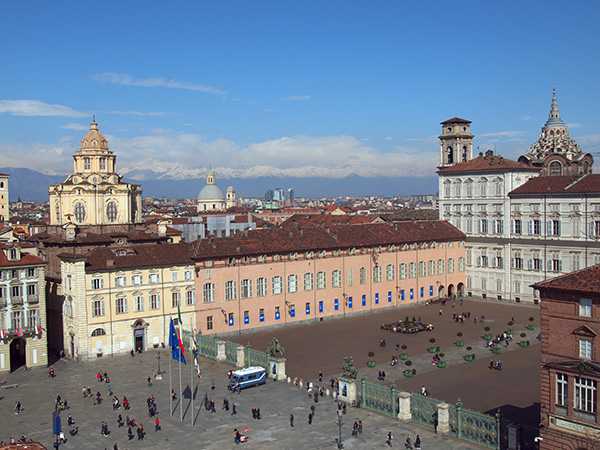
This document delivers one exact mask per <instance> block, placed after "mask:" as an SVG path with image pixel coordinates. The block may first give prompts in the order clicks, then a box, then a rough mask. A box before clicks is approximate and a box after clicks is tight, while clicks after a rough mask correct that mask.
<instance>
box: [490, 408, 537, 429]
mask: <svg viewBox="0 0 600 450" xmlns="http://www.w3.org/2000/svg"><path fill="white" fill-rule="evenodd" d="M498 409H499V410H500V414H501V415H502V418H503V419H506V420H508V421H509V422H516V423H520V424H522V425H528V426H531V427H538V425H539V423H540V403H539V402H537V403H533V404H531V405H529V406H527V407H526V408H520V407H518V406H514V405H507V404H504V405H502V406H500V407H498V408H494V409H490V410H489V411H485V413H486V414H489V415H491V416H493V415H495V414H496V413H497V412H498Z"/></svg>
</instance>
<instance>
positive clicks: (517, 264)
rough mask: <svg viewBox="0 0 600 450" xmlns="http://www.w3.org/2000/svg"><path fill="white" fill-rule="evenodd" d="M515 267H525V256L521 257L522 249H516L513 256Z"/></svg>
mask: <svg viewBox="0 0 600 450" xmlns="http://www.w3.org/2000/svg"><path fill="white" fill-rule="evenodd" d="M513 268H515V269H522V268H523V258H522V257H521V252H520V251H515V253H514V257H513Z"/></svg>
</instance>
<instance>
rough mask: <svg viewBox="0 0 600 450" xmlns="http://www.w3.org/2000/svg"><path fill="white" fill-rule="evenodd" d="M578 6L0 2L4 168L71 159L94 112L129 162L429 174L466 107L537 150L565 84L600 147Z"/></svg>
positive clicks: (593, 6) (183, 168) (576, 124)
mask: <svg viewBox="0 0 600 450" xmlns="http://www.w3.org/2000/svg"><path fill="white" fill-rule="evenodd" d="M572 5H573V6H570V4H568V3H565V2H556V1H543V2H542V1H527V2H523V1H503V2H484V1H477V2H475V1H471V2H469V1H458V2H450V3H448V2H438V1H419V2H408V1H385V0H384V1H377V2H357V1H326V2H323V1H302V2H300V1H297V2H289V1H271V2H265V1H252V2H250V1H235V2H231V1H219V2H204V1H181V2H164V1H162V2H158V1H144V2H138V1H126V2H123V1H119V2H115V1H103V2H81V1H71V2H68V1H64V2H58V3H56V2H42V1H28V2H1V3H0V61H1V62H2V64H1V65H2V68H3V70H0V155H1V156H0V158H1V159H0V161H1V162H0V167H29V168H32V169H35V170H40V171H44V172H46V173H53V174H54V173H60V174H63V173H68V172H70V171H71V170H72V154H73V153H74V152H75V151H76V150H77V149H78V148H79V145H80V144H79V141H80V140H81V139H82V137H83V136H84V135H85V132H86V130H87V129H89V123H90V121H91V118H92V115H93V114H95V115H96V120H97V121H98V123H99V127H100V131H102V132H103V133H104V134H105V135H106V136H107V137H108V139H109V145H110V148H111V150H113V151H114V152H115V153H116V154H117V156H118V158H117V162H118V170H119V171H120V172H121V173H122V174H126V173H128V172H130V171H131V170H134V169H140V170H153V171H155V172H157V173H161V172H166V171H169V172H170V173H172V174H173V176H175V177H177V178H188V177H197V176H202V175H203V174H204V173H205V172H206V170H207V168H208V167H212V169H213V170H215V171H216V172H217V176H218V177H219V178H227V177H230V176H231V177H233V176H235V177H250V178H252V177H256V176H261V175H268V174H275V175H280V176H283V177H290V178H292V177H305V176H311V175H317V176H323V177H331V178H336V177H343V176H346V175H349V174H358V175H361V176H365V177H382V176H386V177H397V176H428V175H433V174H434V173H435V170H436V166H437V164H438V162H439V144H438V139H437V136H438V135H439V133H440V131H441V127H440V122H441V121H443V120H446V119H449V118H451V117H454V116H455V115H457V116H459V117H462V118H465V119H468V120H471V121H473V124H472V126H471V130H472V132H473V134H475V135H476V138H475V145H476V146H479V147H480V149H481V150H486V149H489V148H491V149H494V148H496V150H497V152H498V153H501V154H502V155H504V156H505V157H508V158H516V157H517V156H518V155H520V154H522V153H524V152H526V151H527V149H528V148H529V146H530V145H531V144H532V143H533V142H534V141H535V140H536V139H537V138H538V135H539V132H540V128H541V127H542V126H543V124H544V122H545V121H546V119H547V117H548V112H549V109H550V101H551V96H552V86H553V84H554V83H555V84H556V89H557V97H558V101H559V107H560V113H561V117H562V118H563V120H564V121H565V122H566V123H568V124H569V126H570V128H569V130H570V133H571V137H574V138H576V139H577V140H578V141H579V142H580V144H581V145H582V147H583V148H584V150H585V151H589V152H600V126H599V125H598V124H599V123H600V109H599V108H598V107H597V105H598V104H600V83H598V81H597V80H598V69H599V68H598V65H599V63H600V58H599V57H598V56H599V55H598V53H599V51H598V43H599V41H600V39H599V38H598V33H597V31H596V30H597V24H596V22H597V18H598V17H599V13H600V6H599V3H598V2H592V1H587V2H575V3H573V4H572ZM596 159H598V160H600V157H597V158H596Z"/></svg>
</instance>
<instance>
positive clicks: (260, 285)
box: [256, 278, 267, 297]
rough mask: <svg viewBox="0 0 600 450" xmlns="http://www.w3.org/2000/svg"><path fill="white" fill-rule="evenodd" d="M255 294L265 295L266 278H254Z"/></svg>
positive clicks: (258, 295)
mask: <svg viewBox="0 0 600 450" xmlns="http://www.w3.org/2000/svg"><path fill="white" fill-rule="evenodd" d="M256 296H257V297H266V296H267V279H266V278H257V279H256Z"/></svg>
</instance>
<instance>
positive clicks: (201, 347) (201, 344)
mask: <svg viewBox="0 0 600 450" xmlns="http://www.w3.org/2000/svg"><path fill="white" fill-rule="evenodd" d="M196 343H197V344H198V352H199V353H200V354H201V355H202V356H207V357H209V358H212V359H217V340H216V339H215V338H212V337H210V336H202V335H196Z"/></svg>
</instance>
